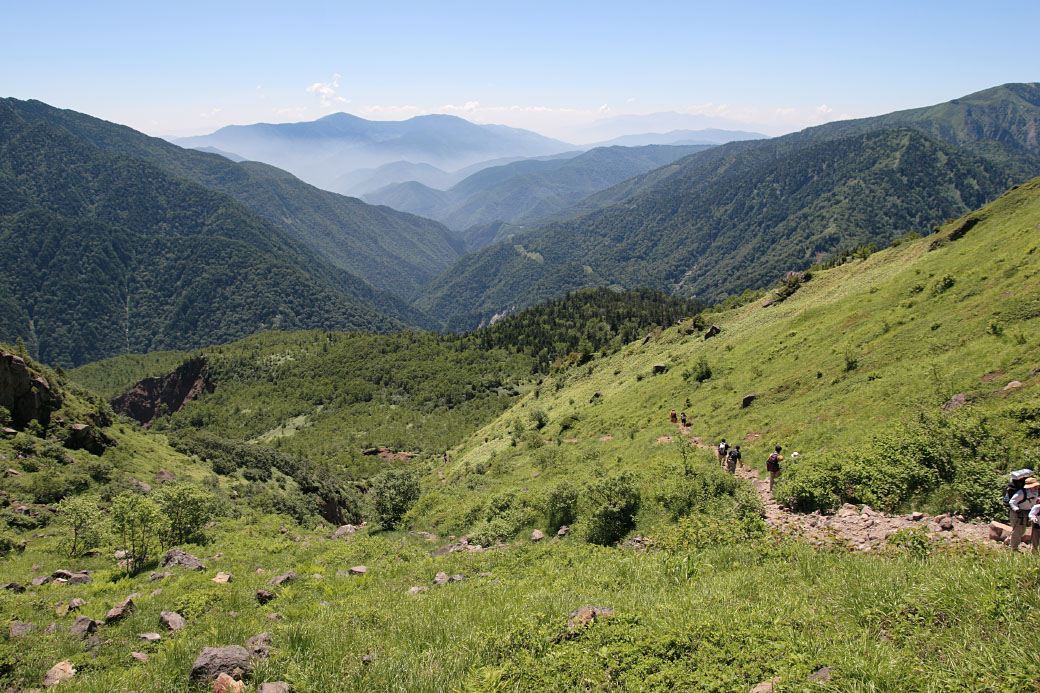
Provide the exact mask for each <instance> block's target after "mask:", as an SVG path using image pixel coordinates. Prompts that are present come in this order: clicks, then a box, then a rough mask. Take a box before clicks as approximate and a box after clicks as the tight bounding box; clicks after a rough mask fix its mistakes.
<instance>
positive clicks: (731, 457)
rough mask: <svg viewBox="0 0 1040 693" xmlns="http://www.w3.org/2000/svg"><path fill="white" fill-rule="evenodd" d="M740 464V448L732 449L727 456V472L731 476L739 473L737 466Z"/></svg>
mask: <svg viewBox="0 0 1040 693" xmlns="http://www.w3.org/2000/svg"><path fill="white" fill-rule="evenodd" d="M739 462H740V446H739V445H738V446H737V447H735V448H732V449H731V450H730V451H729V454H728V455H726V471H727V472H729V473H730V474H736V473H737V464H738V463H739Z"/></svg>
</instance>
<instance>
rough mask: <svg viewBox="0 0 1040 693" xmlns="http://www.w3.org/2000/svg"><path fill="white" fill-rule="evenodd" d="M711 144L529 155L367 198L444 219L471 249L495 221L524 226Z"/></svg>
mask: <svg viewBox="0 0 1040 693" xmlns="http://www.w3.org/2000/svg"><path fill="white" fill-rule="evenodd" d="M708 146H710V145H691V146H646V147H598V148H596V149H592V150H590V151H587V152H585V153H583V154H580V155H578V156H575V157H572V158H568V159H562V158H554V159H550V160H534V159H526V160H523V161H516V162H513V163H510V164H506V165H504V166H493V167H490V168H485V169H483V170H481V171H478V172H477V173H474V174H473V175H471V176H469V177H468V178H466V179H465V180H463V181H461V182H459V183H457V184H456V185H454V186H453V187H452V188H450V189H449V190H443V191H442V190H434V189H432V188H429V187H427V186H424V185H422V184H420V183H416V182H409V183H403V184H399V185H392V186H388V187H386V188H383V189H382V190H378V191H376V192H374V193H370V194H369V195H366V196H365V200H366V201H367V202H371V203H372V204H382V205H387V206H389V207H393V208H394V209H399V210H403V211H408V212H412V213H414V214H418V215H420V216H425V217H430V218H432V219H436V220H438V221H441V222H443V223H444V224H445V225H447V226H448V228H450V229H453V230H455V231H457V232H461V233H462V237H463V239H464V240H465V241H466V244H467V248H468V249H469V250H475V249H478V248H480V247H483V246H484V245H486V244H487V242H488V241H489V240H490V239H491V238H495V237H497V236H499V235H500V232H496V233H495V234H493V235H492V236H490V237H489V236H488V235H487V233H486V231H487V228H486V227H487V225H489V224H496V225H497V227H498V228H499V229H500V230H501V229H503V228H506V227H504V226H502V223H503V222H504V223H505V224H508V225H509V227H511V228H512V227H515V230H516V231H519V230H521V229H522V227H523V226H524V225H532V224H537V223H539V222H543V221H544V220H546V219H548V218H550V217H552V216H553V215H555V214H559V213H561V212H563V211H564V210H566V209H567V208H569V207H570V206H571V205H573V204H576V203H577V202H579V201H581V200H582V199H584V198H586V197H587V196H589V195H590V194H592V193H594V192H596V191H599V190H603V189H604V188H608V187H610V186H612V185H614V184H616V183H619V182H621V181H623V180H625V179H628V178H631V177H632V176H635V175H638V174H640V173H644V172H646V171H649V170H652V169H656V168H658V167H660V166H663V165H665V164H668V163H671V162H673V161H675V160H676V159H681V158H682V157H684V156H687V155H689V154H692V153H694V152H698V151H702V150H704V149H706V148H707V147H708Z"/></svg>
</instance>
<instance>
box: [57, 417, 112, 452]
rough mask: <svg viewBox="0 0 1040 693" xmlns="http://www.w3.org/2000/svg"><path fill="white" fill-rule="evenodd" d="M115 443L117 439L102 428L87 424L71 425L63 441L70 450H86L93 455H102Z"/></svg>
mask: <svg viewBox="0 0 1040 693" xmlns="http://www.w3.org/2000/svg"><path fill="white" fill-rule="evenodd" d="M115 444H116V441H114V440H113V439H112V438H110V437H109V436H107V435H105V434H104V433H102V432H101V430H99V429H97V428H94V427H93V426H88V425H87V424H72V425H71V426H69V433H68V435H67V436H65V440H63V441H62V445H64V446H65V447H66V448H68V449H69V450H86V451H87V452H89V453H90V454H91V455H101V454H103V453H104V452H105V450H107V449H108V448H110V447H112V446H114V445H115Z"/></svg>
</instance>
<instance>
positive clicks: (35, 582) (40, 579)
mask: <svg viewBox="0 0 1040 693" xmlns="http://www.w3.org/2000/svg"><path fill="white" fill-rule="evenodd" d="M53 579H54V578H52V577H51V576H50V575H37V576H36V577H34V578H33V579H32V586H33V587H39V586H40V585H46V584H47V583H48V582H50V581H51V580H53Z"/></svg>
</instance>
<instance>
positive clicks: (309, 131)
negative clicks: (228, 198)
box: [173, 113, 574, 190]
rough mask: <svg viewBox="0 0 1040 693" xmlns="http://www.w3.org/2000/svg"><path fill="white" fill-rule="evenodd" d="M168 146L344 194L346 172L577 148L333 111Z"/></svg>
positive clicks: (498, 129)
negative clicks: (223, 155) (222, 155)
mask: <svg viewBox="0 0 1040 693" xmlns="http://www.w3.org/2000/svg"><path fill="white" fill-rule="evenodd" d="M173 141H174V142H175V143H176V144H179V145H181V146H184V147H215V148H217V149H219V150H223V151H229V152H235V153H236V154H237V155H241V156H244V157H246V158H248V159H252V160H255V161H263V162H265V163H268V164H271V165H273V166H277V167H279V168H283V169H285V170H286V171H290V172H291V173H293V174H295V175H297V176H299V177H300V178H302V179H303V180H305V181H307V182H308V183H311V184H314V185H318V186H320V187H323V188H325V189H329V190H333V189H336V190H339V189H342V186H343V183H342V182H341V180H340V179H341V178H342V177H343V176H344V175H345V174H349V173H351V172H353V171H357V170H358V169H364V168H377V167H380V166H383V165H384V164H389V163H393V162H398V161H405V162H410V163H412V164H428V165H430V166H433V167H437V168H439V169H442V170H447V171H450V170H454V169H459V168H463V167H465V166H469V165H471V164H476V163H479V162H482V161H487V160H489V159H497V158H501V157H532V156H541V155H545V154H557V153H560V152H564V151H568V150H573V149H574V147H573V146H572V145H569V144H567V143H565V142H560V141H559V140H553V139H550V138H548V137H543V136H542V135H539V134H537V133H534V132H531V131H529V130H520V129H517V128H510V127H506V126H504V125H477V124H474V123H471V122H469V121H468V120H464V119H462V118H458V117H455V116H449V115H425V116H416V117H415V118H409V119H408V120H401V121H381V120H380V121H377V120H365V119H364V118H359V117H358V116H354V115H350V114H348V113H334V114H332V115H328V116H325V117H324V118H321V119H319V120H315V121H311V122H302V123H283V124H269V123H257V124H255V125H229V126H228V127H224V128H221V129H219V130H217V131H216V132H214V133H212V134H209V135H200V136H197V137H182V138H177V139H175V140H173Z"/></svg>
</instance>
